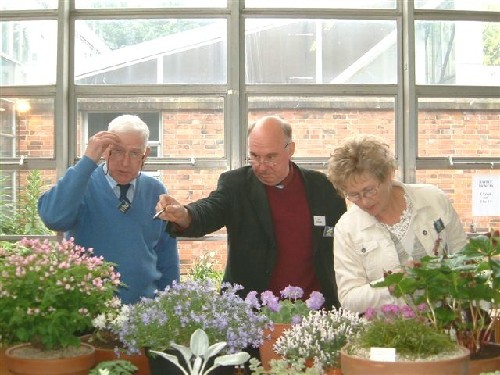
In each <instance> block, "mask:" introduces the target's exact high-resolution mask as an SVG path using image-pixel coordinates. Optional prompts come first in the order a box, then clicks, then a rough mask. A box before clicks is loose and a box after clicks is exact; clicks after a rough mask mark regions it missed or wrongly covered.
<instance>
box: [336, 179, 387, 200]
mask: <svg viewBox="0 0 500 375" xmlns="http://www.w3.org/2000/svg"><path fill="white" fill-rule="evenodd" d="M380 185H382V183H380V184H378V185H377V186H373V187H368V188H365V189H363V190H362V191H361V192H360V193H344V195H345V197H346V198H347V199H349V200H350V201H351V202H358V201H360V200H361V199H362V198H373V197H374V196H376V195H377V194H378V189H379V188H380Z"/></svg>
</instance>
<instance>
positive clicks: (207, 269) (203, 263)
mask: <svg viewBox="0 0 500 375" xmlns="http://www.w3.org/2000/svg"><path fill="white" fill-rule="evenodd" d="M221 267H222V266H221V265H220V262H219V260H218V259H217V254H216V253H215V252H214V251H210V252H204V253H202V254H201V255H200V256H199V257H197V258H195V259H194V262H193V266H192V267H191V268H190V270H189V272H188V274H187V277H188V278H189V279H191V280H199V281H205V280H207V279H210V280H212V281H214V283H215V284H216V285H218V286H220V284H221V283H222V278H223V276H224V272H223V271H220V268H221Z"/></svg>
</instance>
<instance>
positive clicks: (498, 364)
mask: <svg viewBox="0 0 500 375" xmlns="http://www.w3.org/2000/svg"><path fill="white" fill-rule="evenodd" d="M495 370H500V344H494V343H490V344H488V345H485V346H484V347H483V348H482V349H481V350H480V351H479V352H478V353H477V354H476V355H475V356H471V361H470V362H469V375H479V374H481V373H483V372H494V371H495Z"/></svg>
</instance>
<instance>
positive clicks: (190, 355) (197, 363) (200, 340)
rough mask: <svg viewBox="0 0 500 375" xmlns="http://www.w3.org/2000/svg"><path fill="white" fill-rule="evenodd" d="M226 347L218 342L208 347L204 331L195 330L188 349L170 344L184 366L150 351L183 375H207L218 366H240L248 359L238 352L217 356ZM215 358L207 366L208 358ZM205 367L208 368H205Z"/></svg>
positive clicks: (174, 357)
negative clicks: (174, 366)
mask: <svg viewBox="0 0 500 375" xmlns="http://www.w3.org/2000/svg"><path fill="white" fill-rule="evenodd" d="M226 345H227V343H226V342H225V341H222V342H218V343H216V344H214V345H211V346H209V339H208V336H207V334H206V333H205V331H203V330H202V329H199V328H198V329H197V330H196V331H194V332H193V334H192V335H191V342H190V346H189V348H188V347H186V346H183V345H177V344H175V343H172V344H171V346H172V347H173V348H174V349H176V350H178V351H179V352H180V353H181V354H182V357H183V358H184V361H185V363H186V364H185V366H183V365H181V363H180V362H179V360H178V359H177V357H176V356H175V355H172V354H167V353H164V352H159V351H154V350H153V351H151V352H152V353H155V354H158V355H160V356H161V357H163V358H165V359H166V360H168V361H170V362H172V363H173V364H175V365H176V366H177V367H178V368H179V369H181V371H182V373H183V374H185V375H189V374H191V375H208V374H209V373H210V372H212V371H213V370H215V369H216V368H217V367H219V366H237V365H242V364H244V363H245V362H247V361H248V360H249V359H250V354H248V353H246V352H238V353H232V354H226V355H220V356H218V354H219V353H220V352H221V350H222V349H224V347H225V346H226ZM214 356H216V358H215V360H214V362H213V364H212V365H211V366H210V365H208V363H209V362H208V361H209V360H210V358H212V357H214ZM207 366H210V367H208V368H206V367H207ZM188 371H189V372H188Z"/></svg>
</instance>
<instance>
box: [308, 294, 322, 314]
mask: <svg viewBox="0 0 500 375" xmlns="http://www.w3.org/2000/svg"><path fill="white" fill-rule="evenodd" d="M324 303H325V298H324V297H323V294H321V293H320V292H312V293H311V296H310V297H309V299H308V300H306V305H307V307H309V309H311V310H319V309H321V307H322V306H323V304H324Z"/></svg>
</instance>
